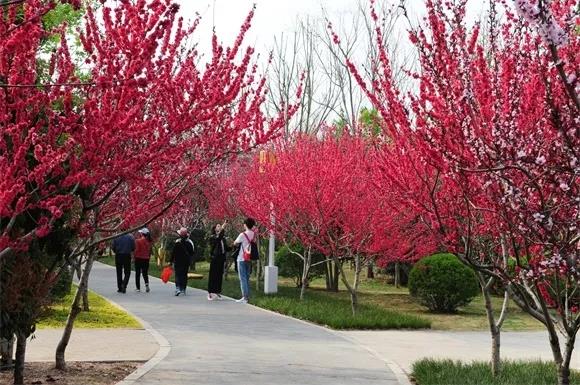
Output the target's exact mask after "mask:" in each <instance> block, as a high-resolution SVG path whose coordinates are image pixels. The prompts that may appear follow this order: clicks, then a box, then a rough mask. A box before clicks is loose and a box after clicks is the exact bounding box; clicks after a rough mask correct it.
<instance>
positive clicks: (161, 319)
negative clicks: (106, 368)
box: [89, 263, 406, 385]
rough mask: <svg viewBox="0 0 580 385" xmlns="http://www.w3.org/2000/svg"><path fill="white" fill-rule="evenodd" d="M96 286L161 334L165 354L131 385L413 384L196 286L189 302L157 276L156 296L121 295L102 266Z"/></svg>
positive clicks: (360, 350) (341, 341)
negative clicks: (212, 298)
mask: <svg viewBox="0 0 580 385" xmlns="http://www.w3.org/2000/svg"><path fill="white" fill-rule="evenodd" d="M131 278H133V277H131ZM132 286H133V281H131V284H130V287H132ZM89 287H90V288H91V289H92V290H94V291H95V292H97V293H99V294H100V295H103V296H105V297H107V298H110V299H112V300H113V301H114V302H116V303H118V304H119V305H121V306H122V307H124V308H125V309H127V310H129V311H130V312H131V313H133V314H135V315H136V316H137V317H139V318H141V319H142V320H144V321H145V323H146V324H145V326H147V327H148V326H150V327H151V328H152V329H155V330H156V331H157V332H159V334H160V336H159V335H157V336H156V338H157V340H158V341H159V342H160V344H161V350H160V352H158V353H157V354H156V356H155V358H154V359H153V360H152V361H150V362H149V363H148V364H147V365H145V368H144V369H141V371H140V372H139V370H138V373H135V374H134V375H132V376H129V378H128V379H127V380H126V381H125V382H124V384H129V383H133V382H134V381H136V383H138V384H142V385H152V384H172V385H180V384H196V385H204V384H207V385H209V384H220V385H227V384H236V385H239V384H253V385H259V384H268V385H285V384H288V385H296V384H317V385H326V384H328V385H330V384H332V385H336V384H341V385H348V384H353V385H354V384H357V385H358V384H361V383H363V384H368V385H373V384H377V385H378V384H382V385H396V384H404V383H406V381H405V380H404V379H403V378H402V377H400V378H401V382H400V381H399V380H398V378H397V374H395V372H393V371H392V370H391V369H390V368H389V365H388V363H387V362H385V361H383V360H381V359H380V358H378V357H377V356H375V355H373V354H371V353H370V352H369V351H368V350H367V349H365V348H364V347H362V346H360V345H358V344H356V343H354V342H352V341H349V340H348V339H345V338H343V337H342V336H340V335H338V334H337V333H334V332H331V331H328V330H326V329H324V328H321V327H317V326H315V325H311V324H308V323H305V322H301V321H297V320H294V319H291V318H289V317H284V316H280V315H277V314H274V313H271V312H267V311H264V310H261V309H258V308H255V307H253V306H249V305H243V304H238V303H235V302H233V301H230V300H224V301H213V302H209V301H207V299H206V294H205V292H202V291H199V290H194V289H191V288H190V289H188V295H187V296H185V297H184V296H179V297H175V296H173V290H174V289H173V285H172V284H167V285H164V284H162V283H161V281H160V280H158V279H156V278H152V279H151V293H135V292H134V291H133V290H131V289H128V290H127V294H118V293H117V292H116V284H115V271H114V268H112V267H110V266H106V265H103V264H100V263H96V264H95V265H94V267H93V272H92V273H91V278H90V283H89ZM164 339H166V340H167V344H164V343H163V341H164ZM119 345H123V342H119ZM124 348H125V349H129V350H130V349H133V346H124ZM149 369H150V370H149ZM145 370H149V371H148V372H147V373H145V374H143V375H142V376H141V374H142V372H143V371H145ZM140 376H141V377H140ZM399 376H400V374H399ZM139 377H140V378H139Z"/></svg>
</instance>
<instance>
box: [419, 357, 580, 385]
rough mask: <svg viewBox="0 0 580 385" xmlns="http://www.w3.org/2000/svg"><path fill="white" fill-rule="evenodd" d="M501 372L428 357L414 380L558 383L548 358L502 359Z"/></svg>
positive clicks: (430, 384)
mask: <svg viewBox="0 0 580 385" xmlns="http://www.w3.org/2000/svg"><path fill="white" fill-rule="evenodd" d="M501 368H502V369H501V373H500V374H499V376H498V377H497V378H493V377H492V375H491V367H490V363H489V362H482V361H473V362H471V363H465V362H461V361H453V360H435V359H431V358H425V359H422V360H419V361H417V362H415V363H414V364H413V370H412V373H411V379H412V382H413V383H414V384H416V385H523V384H526V385H554V384H557V383H558V380H557V372H556V367H555V365H554V364H553V363H552V362H546V361H510V360H506V361H502V366H501ZM570 383H571V384H580V372H579V371H572V374H571V376H570Z"/></svg>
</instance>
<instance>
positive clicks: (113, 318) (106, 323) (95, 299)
mask: <svg viewBox="0 0 580 385" xmlns="http://www.w3.org/2000/svg"><path fill="white" fill-rule="evenodd" d="M75 291H76V286H74V285H73V287H72V289H71V293H70V294H68V295H67V296H66V297H64V298H62V299H59V300H57V301H56V302H55V303H53V304H52V305H50V306H49V308H48V309H47V310H46V311H45V313H44V314H43V315H42V317H41V319H40V321H39V322H38V324H37V325H36V327H37V328H39V329H48V328H63V327H64V326H65V324H66V319H67V316H68V312H69V309H70V305H71V303H72V301H73V298H74V294H75ZM89 308H90V311H88V312H87V311H81V312H80V313H79V315H78V316H77V318H76V320H75V328H86V329H98V328H103V329H104V328H129V329H141V328H143V327H142V326H141V324H140V323H139V322H138V321H137V320H136V319H135V318H133V317H132V316H131V315H129V314H127V313H126V312H124V311H123V310H121V309H119V308H118V307H116V306H114V305H113V304H111V303H110V302H109V301H107V300H106V299H105V298H103V297H101V296H100V295H98V294H96V293H94V292H92V291H89Z"/></svg>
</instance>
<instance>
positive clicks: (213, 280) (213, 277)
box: [207, 221, 229, 301]
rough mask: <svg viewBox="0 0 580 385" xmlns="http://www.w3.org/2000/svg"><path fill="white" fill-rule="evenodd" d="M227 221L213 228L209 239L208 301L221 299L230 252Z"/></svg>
mask: <svg viewBox="0 0 580 385" xmlns="http://www.w3.org/2000/svg"><path fill="white" fill-rule="evenodd" d="M226 224H227V221H225V222H224V223H223V224H221V225H220V224H219V223H218V224H217V225H215V226H214V227H213V229H212V232H211V234H210V237H209V245H210V248H209V255H210V257H211V261H210V264H209V277H208V280H207V300H208V301H213V300H214V299H221V298H222V296H221V293H222V281H223V277H224V266H225V264H226V253H227V251H228V250H229V248H228V244H227V242H226V240H225V238H224V233H225V227H226Z"/></svg>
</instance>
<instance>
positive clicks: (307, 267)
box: [300, 250, 312, 301]
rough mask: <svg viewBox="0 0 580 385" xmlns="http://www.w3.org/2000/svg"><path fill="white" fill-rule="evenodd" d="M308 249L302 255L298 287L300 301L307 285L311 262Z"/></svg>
mask: <svg viewBox="0 0 580 385" xmlns="http://www.w3.org/2000/svg"><path fill="white" fill-rule="evenodd" d="M311 256H312V255H311V253H310V250H308V251H307V252H306V253H305V255H304V266H303V267H302V286H301V287H300V301H302V300H303V299H304V293H305V292H306V288H307V287H308V275H309V274H310V264H311V263H312V260H311V259H312V258H311Z"/></svg>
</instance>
